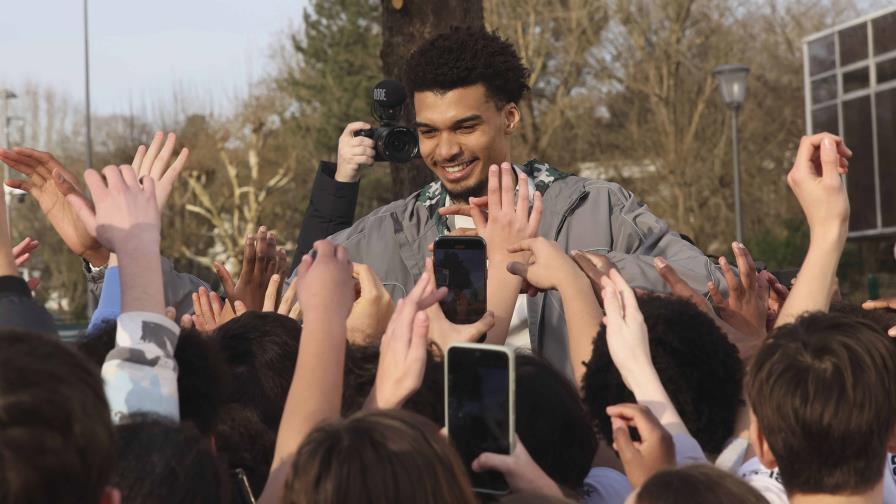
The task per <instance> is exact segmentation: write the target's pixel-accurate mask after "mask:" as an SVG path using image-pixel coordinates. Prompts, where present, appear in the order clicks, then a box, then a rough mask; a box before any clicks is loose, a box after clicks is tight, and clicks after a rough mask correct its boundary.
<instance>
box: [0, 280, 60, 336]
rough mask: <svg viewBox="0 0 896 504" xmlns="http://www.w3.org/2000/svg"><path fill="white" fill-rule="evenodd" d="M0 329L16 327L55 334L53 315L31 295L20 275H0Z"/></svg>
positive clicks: (22, 329) (21, 329)
mask: <svg viewBox="0 0 896 504" xmlns="http://www.w3.org/2000/svg"><path fill="white" fill-rule="evenodd" d="M0 329H17V330H20V331H29V332H36V333H42V334H48V335H50V336H57V335H58V333H57V332H56V324H55V323H54V322H53V317H51V316H50V313H49V312H48V311H47V310H46V309H45V308H44V307H43V306H40V305H39V304H37V302H36V301H35V300H34V299H33V298H32V297H31V290H30V289H28V284H27V283H25V280H22V277H19V276H12V275H6V276H0Z"/></svg>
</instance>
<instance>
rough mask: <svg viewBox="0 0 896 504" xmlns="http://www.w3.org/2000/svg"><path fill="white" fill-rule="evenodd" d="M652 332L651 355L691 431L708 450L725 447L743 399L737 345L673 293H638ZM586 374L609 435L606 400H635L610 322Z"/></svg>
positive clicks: (591, 405) (589, 400)
mask: <svg viewBox="0 0 896 504" xmlns="http://www.w3.org/2000/svg"><path fill="white" fill-rule="evenodd" d="M638 306H639V307H640V308H641V311H642V312H643V313H644V322H645V323H646V324H647V332H648V335H649V338H650V357H651V360H652V361H653V366H654V367H655V368H656V371H657V374H658V375H659V377H660V381H661V382H662V383H663V387H665V389H666V392H667V393H668V394H669V398H670V399H671V400H672V403H673V404H674V405H675V409H676V410H678V414H679V415H681V419H682V420H683V421H684V423H685V425H686V426H687V428H688V430H689V431H690V433H691V435H692V436H694V439H696V440H697V442H698V443H700V446H701V447H702V448H703V451H705V452H706V453H707V454H712V455H715V454H718V453H719V452H721V450H722V448H723V447H724V445H725V442H726V441H727V440H728V438H729V437H730V436H731V434H732V432H733V431H734V421H735V417H736V415H737V408H738V406H739V405H740V404H741V402H742V401H741V383H742V380H743V375H744V368H743V364H742V363H741V361H740V357H739V356H738V352H737V348H736V347H735V346H734V345H733V344H731V343H730V342H729V341H728V339H727V338H726V337H725V334H724V333H723V332H722V331H721V329H719V327H718V326H717V325H716V324H715V322H713V320H712V319H711V318H710V317H709V316H708V315H706V314H705V313H703V312H702V311H700V309H699V308H697V306H695V305H694V304H693V303H691V302H690V301H687V300H685V299H681V298H675V297H670V296H659V295H655V294H646V295H639V296H638ZM586 366H587V370H586V371H585V376H584V378H583V379H582V391H583V395H584V399H585V405H586V406H587V408H588V410H589V412H590V413H591V416H592V419H593V420H594V422H595V424H596V425H597V428H598V431H599V432H600V434H601V435H602V436H603V438H604V439H605V440H608V441H610V442H611V441H612V439H613V428H612V425H611V423H610V417H608V416H607V413H606V408H607V406H610V405H613V404H619V403H628V402H635V396H634V395H633V394H632V393H631V391H630V390H629V389H628V387H626V385H625V383H624V382H623V381H622V376H620V374H619V370H618V369H616V365H615V364H613V359H612V358H611V357H610V351H609V348H608V347H607V333H606V327H605V326H601V328H600V332H599V333H598V334H597V337H596V338H595V339H594V349H593V353H592V354H591V360H590V361H589V362H588V363H587V365H586Z"/></svg>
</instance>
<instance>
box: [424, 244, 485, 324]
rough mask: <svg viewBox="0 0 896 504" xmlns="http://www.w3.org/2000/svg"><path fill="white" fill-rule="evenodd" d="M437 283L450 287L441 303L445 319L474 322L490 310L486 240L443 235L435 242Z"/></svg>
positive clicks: (434, 259)
mask: <svg viewBox="0 0 896 504" xmlns="http://www.w3.org/2000/svg"><path fill="white" fill-rule="evenodd" d="M433 268H434V269H435V275H436V286H437V287H447V288H448V295H447V296H445V297H444V298H442V300H441V301H440V302H439V304H440V305H441V306H442V312H444V313H445V318H447V319H448V320H450V321H451V322H453V323H455V324H472V323H473V322H476V321H477V320H479V319H480V318H482V316H483V315H485V311H486V275H487V262H486V254H485V240H483V239H482V238H480V237H478V236H442V237H441V238H438V239H437V240H436V242H435V243H434V244H433Z"/></svg>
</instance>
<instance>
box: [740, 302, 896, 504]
mask: <svg viewBox="0 0 896 504" xmlns="http://www.w3.org/2000/svg"><path fill="white" fill-rule="evenodd" d="M748 397H749V401H750V405H751V406H752V410H753V419H752V420H753V421H752V422H751V429H750V431H751V438H752V441H753V446H754V449H755V450H756V453H757V454H758V456H759V458H760V461H761V462H762V463H763V464H764V465H765V466H767V467H771V468H774V467H777V468H778V469H779V470H780V473H781V478H782V479H783V482H784V487H785V488H786V489H787V493H788V494H790V495H793V494H798V493H823V494H845V493H860V492H866V491H869V490H871V489H872V488H873V487H874V486H875V485H876V484H877V483H878V482H879V481H880V479H881V475H882V474H883V464H884V461H885V454H886V450H887V443H888V441H889V440H890V438H891V436H892V434H893V430H894V425H896V350H894V347H893V344H892V342H891V341H889V339H888V337H887V336H886V334H884V333H883V332H882V331H881V330H880V328H878V327H875V326H874V325H872V324H870V323H868V322H865V321H861V320H858V319H854V318H850V317H847V316H844V315H834V314H824V313H818V314H811V315H806V316H804V317H801V318H800V319H798V320H797V321H796V322H795V323H793V324H789V325H786V326H783V327H781V328H779V329H778V330H777V331H776V332H775V333H773V334H772V336H771V337H770V339H769V341H768V342H767V343H766V344H765V345H763V346H762V348H761V349H760V351H759V353H758V354H757V355H756V358H755V360H754V361H753V364H752V366H751V368H750V376H749V384H748Z"/></svg>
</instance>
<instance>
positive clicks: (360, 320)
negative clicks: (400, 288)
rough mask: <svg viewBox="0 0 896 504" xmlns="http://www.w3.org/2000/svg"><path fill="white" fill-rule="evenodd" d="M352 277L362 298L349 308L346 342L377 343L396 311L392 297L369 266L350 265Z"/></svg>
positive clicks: (359, 297)
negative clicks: (350, 310) (356, 282)
mask: <svg viewBox="0 0 896 504" xmlns="http://www.w3.org/2000/svg"><path fill="white" fill-rule="evenodd" d="M352 277H354V278H355V279H356V280H357V281H358V285H359V287H360V289H361V295H360V296H358V299H357V300H356V301H355V304H354V305H352V313H351V315H349V316H348V321H347V322H346V324H347V325H348V340H349V341H350V342H351V343H354V344H359V345H364V344H371V343H377V342H379V341H380V338H382V336H383V333H385V332H386V327H387V326H388V325H389V318H390V317H391V316H392V312H393V311H394V310H395V307H394V306H393V305H392V297H391V296H389V293H388V292H387V291H386V288H385V287H383V282H381V281H380V279H379V277H378V276H376V272H375V271H373V268H371V267H370V266H367V265H366V264H359V263H355V264H353V265H352Z"/></svg>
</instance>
